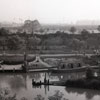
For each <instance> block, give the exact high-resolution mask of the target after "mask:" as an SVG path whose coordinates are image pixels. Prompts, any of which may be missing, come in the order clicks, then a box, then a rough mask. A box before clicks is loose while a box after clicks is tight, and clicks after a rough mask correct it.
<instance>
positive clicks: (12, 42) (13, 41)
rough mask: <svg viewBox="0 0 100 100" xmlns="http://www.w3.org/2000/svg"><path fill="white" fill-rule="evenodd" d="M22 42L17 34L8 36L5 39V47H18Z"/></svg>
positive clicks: (12, 48) (14, 48)
mask: <svg viewBox="0 0 100 100" xmlns="http://www.w3.org/2000/svg"><path fill="white" fill-rule="evenodd" d="M23 44H24V40H23V39H22V38H20V37H19V36H18V35H14V36H10V37H8V39H7V47H8V49H10V50H16V49H20V48H21V47H22V45H23Z"/></svg>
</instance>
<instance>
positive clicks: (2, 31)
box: [0, 28, 9, 36]
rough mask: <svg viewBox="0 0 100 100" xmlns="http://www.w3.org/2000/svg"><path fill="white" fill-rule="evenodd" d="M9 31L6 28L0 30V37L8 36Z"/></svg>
mask: <svg viewBox="0 0 100 100" xmlns="http://www.w3.org/2000/svg"><path fill="white" fill-rule="evenodd" d="M8 33H9V31H8V30H7V29H5V28H0V36H6V35H8Z"/></svg>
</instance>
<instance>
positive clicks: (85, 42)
mask: <svg viewBox="0 0 100 100" xmlns="http://www.w3.org/2000/svg"><path fill="white" fill-rule="evenodd" d="M70 31H71V32H72V34H68V33H66V32H61V31H57V32H56V33H51V34H27V33H25V32H24V33H18V32H17V33H14V34H10V33H9V31H7V30H5V29H4V28H1V29H0V45H1V46H0V51H4V50H5V51H8V50H10V51H11V50H19V51H20V50H22V51H23V50H25V49H27V51H32V50H37V51H38V50H39V51H40V50H41V49H42V50H44V52H43V53H46V52H47V51H48V50H49V52H50V51H51V52H52V53H57V52H58V51H59V53H65V52H66V53H67V52H70V53H73V52H74V53H75V52H76V51H77V52H80V53H82V52H87V53H94V50H99V49H100V46H99V44H100V39H99V38H100V34H99V33H97V34H94V33H91V34H90V33H89V32H88V31H87V30H86V29H83V30H82V31H81V32H80V34H74V32H76V29H75V27H71V30H70ZM55 51H56V52H55ZM61 51H63V52H61Z"/></svg>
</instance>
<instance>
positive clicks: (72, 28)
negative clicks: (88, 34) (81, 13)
mask: <svg viewBox="0 0 100 100" xmlns="http://www.w3.org/2000/svg"><path fill="white" fill-rule="evenodd" d="M69 31H70V32H71V33H73V34H74V33H75V32H76V28H75V27H74V26H72V27H71V28H70V30H69Z"/></svg>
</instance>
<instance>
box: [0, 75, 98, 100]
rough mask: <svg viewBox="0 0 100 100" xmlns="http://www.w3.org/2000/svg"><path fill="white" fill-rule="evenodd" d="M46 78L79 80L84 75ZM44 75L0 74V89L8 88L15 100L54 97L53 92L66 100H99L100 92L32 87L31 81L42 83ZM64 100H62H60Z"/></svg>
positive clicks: (49, 76) (59, 87)
mask: <svg viewBox="0 0 100 100" xmlns="http://www.w3.org/2000/svg"><path fill="white" fill-rule="evenodd" d="M46 75H47V78H49V79H50V81H58V80H66V79H68V78H81V77H84V73H78V74H77V73H72V74H68V73H67V74H66V73H65V74H64V73H63V74H62V73H60V74H52V73H46ZM44 77H45V73H31V74H17V75H15V74H0V88H5V87H7V88H9V89H10V90H11V94H15V93H16V95H17V98H18V99H20V98H22V97H26V98H28V100H34V98H35V97H36V96H37V95H41V96H43V97H45V100H48V97H50V96H52V95H54V94H55V93H56V92H55V91H60V92H61V93H63V98H66V99H68V100H100V92H99V91H94V90H88V89H77V88H66V87H62V86H49V87H48V86H41V87H34V86H32V79H33V78H34V79H35V80H36V81H40V80H41V81H43V79H44ZM62 100H64V99H62Z"/></svg>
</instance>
